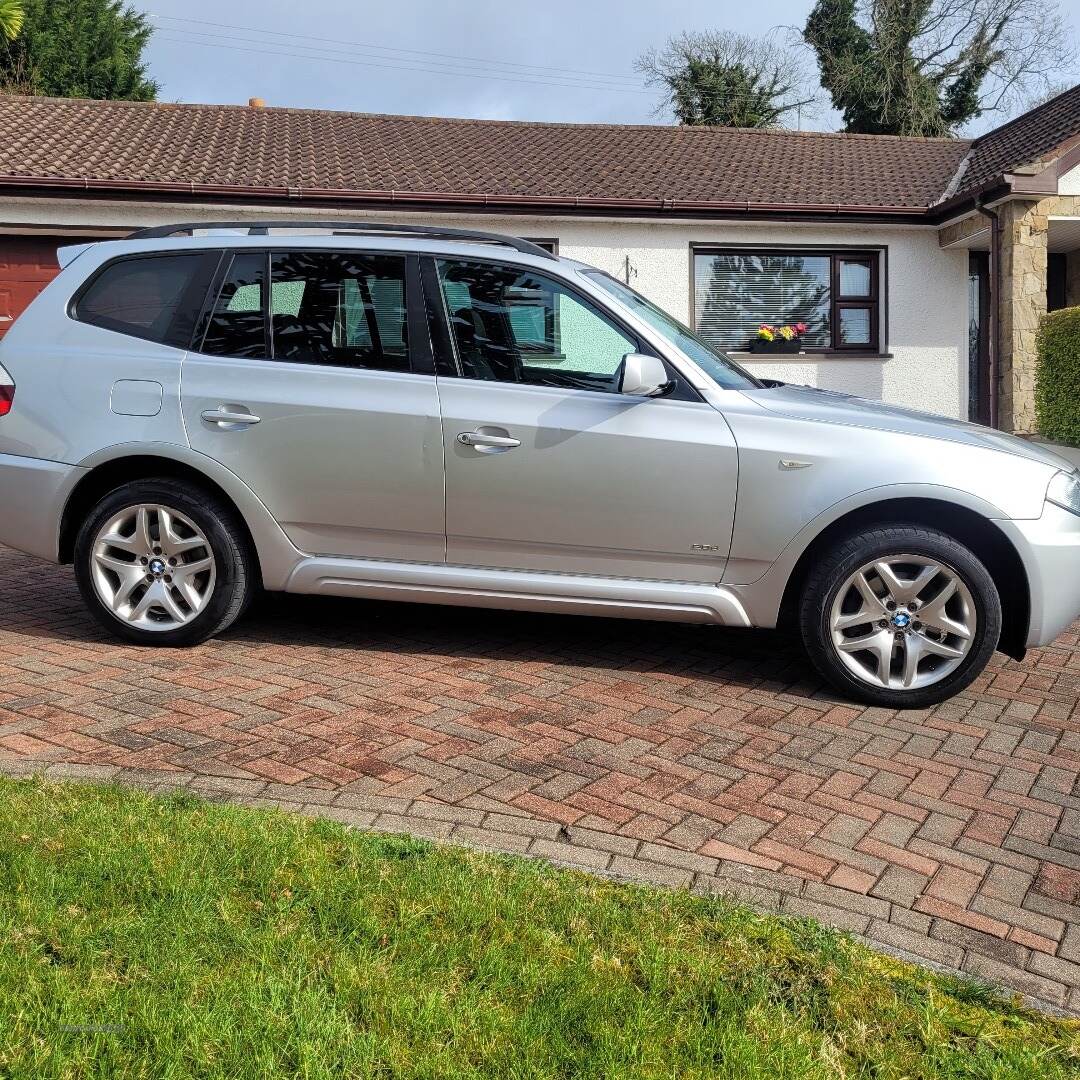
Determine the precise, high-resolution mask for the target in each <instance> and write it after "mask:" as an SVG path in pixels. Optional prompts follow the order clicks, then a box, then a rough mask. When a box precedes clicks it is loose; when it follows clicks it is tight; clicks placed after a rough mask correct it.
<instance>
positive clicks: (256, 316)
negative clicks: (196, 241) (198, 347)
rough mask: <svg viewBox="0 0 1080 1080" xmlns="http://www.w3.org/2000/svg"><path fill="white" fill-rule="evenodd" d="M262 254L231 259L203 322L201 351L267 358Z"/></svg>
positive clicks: (247, 254) (246, 254)
mask: <svg viewBox="0 0 1080 1080" xmlns="http://www.w3.org/2000/svg"><path fill="white" fill-rule="evenodd" d="M265 279H266V253H265V252H262V251H254V252H246V253H244V254H241V255H234V256H233V258H232V263H231V265H230V266H229V271H228V273H227V274H226V276H225V281H224V282H223V283H222V285H221V289H220V290H219V292H218V295H217V299H216V300H215V302H214V307H213V310H212V311H211V312H210V318H209V320H208V322H207V327H206V337H205V338H204V339H203V347H202V351H203V352H207V353H212V354H213V355H214V356H254V357H259V356H262V357H266V356H268V355H269V350H268V349H267V342H266V327H265V325H264V322H263V289H264V288H265V286H266V280H265Z"/></svg>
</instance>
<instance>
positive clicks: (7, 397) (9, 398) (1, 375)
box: [0, 364, 15, 416]
mask: <svg viewBox="0 0 1080 1080" xmlns="http://www.w3.org/2000/svg"><path fill="white" fill-rule="evenodd" d="M14 400H15V380H14V379H13V378H12V377H11V376H10V375H9V374H8V373H7V371H6V370H5V369H4V366H3V365H2V364H0V416H7V414H8V413H9V412H11V403H12V402H13V401H14Z"/></svg>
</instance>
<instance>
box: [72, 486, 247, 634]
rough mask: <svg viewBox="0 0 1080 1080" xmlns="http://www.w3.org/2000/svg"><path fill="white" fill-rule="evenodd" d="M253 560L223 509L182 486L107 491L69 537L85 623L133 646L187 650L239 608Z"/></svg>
mask: <svg viewBox="0 0 1080 1080" xmlns="http://www.w3.org/2000/svg"><path fill="white" fill-rule="evenodd" d="M253 570H254V560H253V558H252V557H251V555H250V553H249V549H248V543H247V539H246V534H245V532H244V530H243V527H242V526H241V524H240V522H239V519H238V517H237V515H236V513H235V511H233V510H232V509H231V507H228V506H226V505H225V504H224V503H222V501H221V500H220V499H218V498H216V497H215V496H213V495H211V494H210V493H209V492H207V491H205V490H203V489H201V488H199V487H197V486H196V485H194V484H190V483H187V482H186V481H183V480H173V479H169V478H161V479H151V480H136V481H133V482H131V483H129V484H124V485H123V486H122V487H119V488H117V489H115V490H114V491H111V492H110V493H109V494H108V495H106V496H105V497H104V498H103V499H102V500H101V501H100V502H99V503H98V504H97V506H96V507H94V509H93V512H92V513H91V514H90V515H89V516H88V517H87V519H86V521H85V522H84V523H83V525H82V527H81V528H80V530H79V534H78V536H77V537H76V540H75V577H76V580H77V582H78V585H79V591H80V592H81V593H82V596H83V600H84V601H85V602H86V605H87V607H89V609H90V611H91V612H92V613H93V615H94V616H95V618H96V619H97V620H98V621H99V622H100V623H101V624H102V626H104V627H105V628H106V629H108V630H110V631H112V633H114V634H116V635H118V636H119V637H122V638H126V639H127V640H128V641H133V642H135V643H137V644H139V645H173V646H176V645H197V644H198V643H199V642H201V641H205V640H206V639H207V638H210V637H213V636H214V635H215V634H220V633H221V632H222V631H223V630H224V629H225V628H226V627H228V626H230V625H231V624H232V623H233V622H234V621H235V620H236V619H237V618H239V616H240V615H241V614H242V613H243V612H244V609H245V608H246V607H247V605H248V603H249V602H250V600H251V596H252V593H253V592H254V586H255V581H254V573H253Z"/></svg>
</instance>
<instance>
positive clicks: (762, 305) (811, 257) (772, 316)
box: [694, 249, 880, 352]
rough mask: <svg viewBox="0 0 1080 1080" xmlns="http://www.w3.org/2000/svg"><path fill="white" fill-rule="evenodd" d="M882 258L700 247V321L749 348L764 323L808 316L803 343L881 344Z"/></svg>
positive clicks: (816, 346)
mask: <svg viewBox="0 0 1080 1080" xmlns="http://www.w3.org/2000/svg"><path fill="white" fill-rule="evenodd" d="M879 261H880V253H878V252H870V253H866V252H861V251H859V252H823V251H752V250H745V249H739V250H730V251H701V250H698V251H695V253H694V324H695V329H696V330H697V332H698V334H700V335H701V337H703V338H705V340H707V341H709V342H710V343H711V344H713V345H715V346H717V347H719V348H722V349H733V350H738V351H743V350H747V349H750V348H752V345H753V342H754V339H755V338H756V336H757V332H758V328H759V327H760V326H761V325H762V324H768V325H770V326H793V325H795V324H798V323H802V324H803V325H804V326H805V331H804V332H803V334H802V336H801V338H800V343H801V345H802V347H803V348H804V349H808V350H811V351H812V350H820V351H824V350H844V349H853V350H856V351H862V352H867V351H877V350H878V348H879V340H878V264H879Z"/></svg>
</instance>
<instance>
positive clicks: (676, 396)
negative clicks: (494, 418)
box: [420, 252, 705, 402]
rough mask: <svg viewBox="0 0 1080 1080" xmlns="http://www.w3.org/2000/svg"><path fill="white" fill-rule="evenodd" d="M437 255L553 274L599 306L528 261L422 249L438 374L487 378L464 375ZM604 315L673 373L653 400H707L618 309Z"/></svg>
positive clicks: (529, 386)
mask: <svg viewBox="0 0 1080 1080" xmlns="http://www.w3.org/2000/svg"><path fill="white" fill-rule="evenodd" d="M438 259H455V260H457V261H459V262H475V263H490V264H491V265H494V266H506V267H513V268H514V269H519V270H532V271H533V272H534V273H536V274H538V275H540V276H541V277H550V278H553V279H554V280H555V281H557V282H558V284H559V285H561V286H562V287H563V288H564V289H566V291H567V292H568V293H570V294H571V295H572V296H573V297H574V298H575V299H577V300H579V301H581V302H582V303H583V304H585V305H587V306H588V307H590V308H599V307H600V305H599V304H598V303H597V301H596V300H595V299H594V298H593V297H591V296H590V295H589V294H588V293H587V292H585V290H584V289H579V288H578V287H577V286H576V285H575V284H574V283H573V282H571V281H567V280H566V278H564V277H560V276H559V275H557V274H551V273H547V272H546V271H545V270H544V269H542V268H540V267H537V266H532V265H531V264H529V263H517V262H510V261H508V260H506V259H500V258H497V257H492V256H490V255H487V254H481V253H478V254H476V255H469V256H463V255H460V254H458V253H456V252H455V253H448V252H423V253H421V255H420V266H421V274H422V278H423V284H424V302H425V306H426V309H427V311H426V317H427V322H428V326H429V327H430V331H431V336H430V345H431V348H432V350H433V353H434V356H433V366H434V369H435V374H436V375H437V376H438V377H439V378H447V379H464V380H467V381H468V382H484V381H485V380H478V379H473V378H470V377H469V376H467V375H465V374H464V373H463V371H462V370H461V361H460V360H459V358H458V354H457V345H456V343H455V342H454V335H453V333H452V331H451V329H450V315H449V312H448V311H447V310H446V304H445V302H444V299H443V291H442V286H441V284H440V282H439V271H438V268H437V267H436V265H435V263H436V260H438ZM603 313H604V317H605V318H606V319H608V320H609V321H610V322H611V323H612V325H613V326H614V327H615V328H616V329H617V330H618V331H619V332H620V333H621V334H625V335H626V337H628V338H629V339H630V340H631V341H632V342H633V343H634V349H635V351H636V352H639V353H642V354H643V355H645V356H655V357H656V358H657V359H658V360H662V361H663V363H664V367H666V368H667V371H668V374H669V375H670V376H671V377H672V381H673V382H674V383H675V389H674V390H672V392H671V393H670V394H665V395H664V397H662V398H655V399H653V400H654V401H657V402H661V401H683V402H686V401H691V402H704V401H705V398H704V397H703V396H702V395H701V393H700V392H699V391H698V390H697V389H696V388H695V387H694V386H693V385H692V384H691V383H690V382H689V380H688V379H687V378H686V376H685V375H684V374H683V373H682V372H681V371H680V370H679V369H678V367H676V366H675V365H674V364H672V363H671V362H670V361H669V360H668V359H667V358H665V357H663V356H661V355H660V353H659V352H657V351H656V349H654V348H653V347H652V346H651V345H650V344H649V343H648V342H647V341H646V340H645V339H644V338H643V337H641V335H640V334H639V333H638V332H637V331H636V330H635V329H634V328H633V327H632V326H630V325H629V324H628V323H626V322H625V321H624V320H623V319H622V318H621V317H620V316H619V315H618V314H617V313H616V312H613V311H610V310H608V309H607V308H604V309H603ZM438 357H449V358H450V361H451V363H452V365H453V366H452V367H450V365H449V364H448V363H447V362H446V361H441V360H439V359H438ZM488 385H491V386H508V387H514V388H515V389H518V390H548V391H550V390H554V389H561V390H562V391H563V392H564V393H567V394H571V393H573V394H604V395H606V396H608V397H612V398H622V397H623V395H622V394H620V393H619V392H618V391H617V390H583V389H580V388H576V387H552V386H543V385H542V384H539V383H504V382H500V381H494V380H493V381H490V382H489V383H488Z"/></svg>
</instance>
